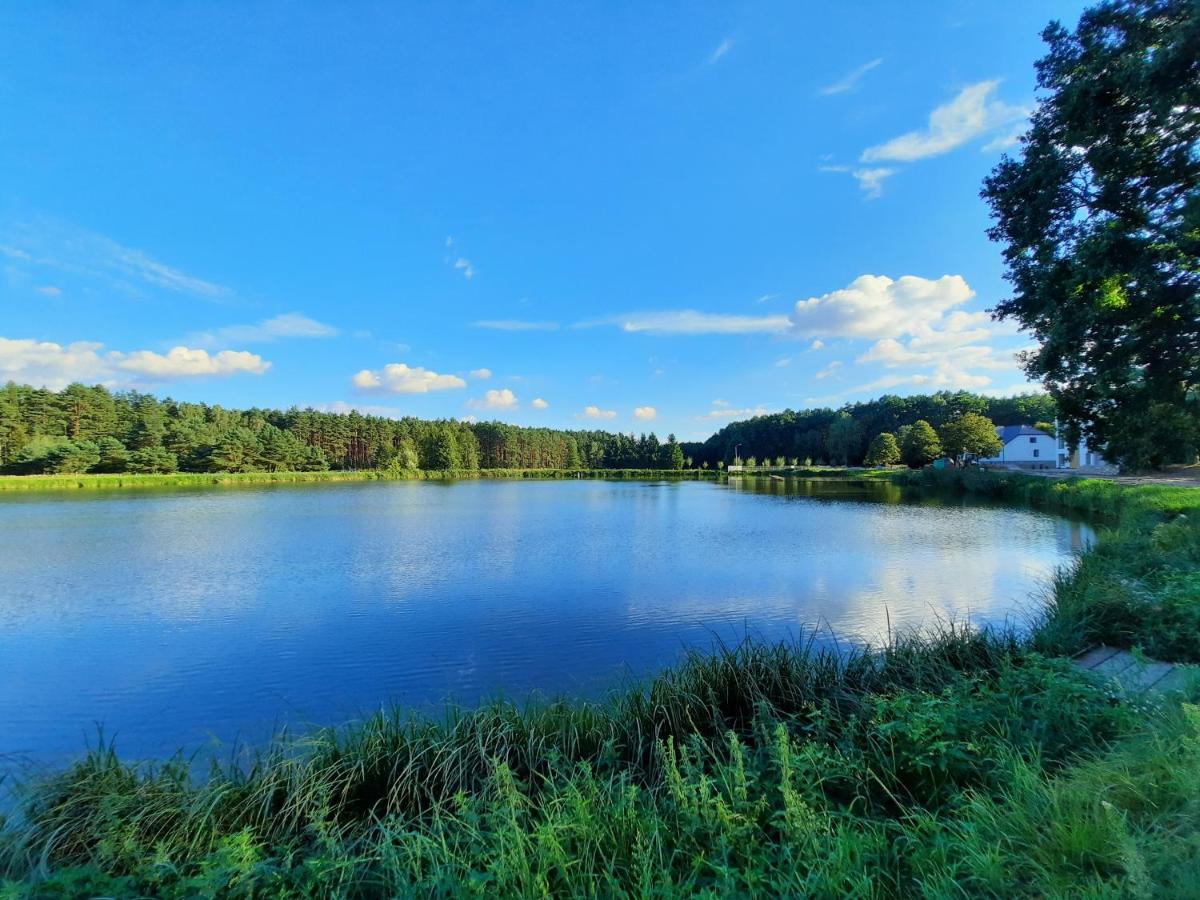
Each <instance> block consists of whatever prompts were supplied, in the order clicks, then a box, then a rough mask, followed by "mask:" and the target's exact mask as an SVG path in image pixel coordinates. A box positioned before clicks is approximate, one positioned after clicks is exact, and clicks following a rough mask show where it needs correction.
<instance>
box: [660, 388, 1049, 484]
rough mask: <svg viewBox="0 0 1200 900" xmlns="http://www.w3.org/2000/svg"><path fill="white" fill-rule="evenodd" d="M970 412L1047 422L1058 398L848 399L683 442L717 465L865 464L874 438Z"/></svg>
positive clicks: (1010, 421)
mask: <svg viewBox="0 0 1200 900" xmlns="http://www.w3.org/2000/svg"><path fill="white" fill-rule="evenodd" d="M967 413H977V414H978V415H981V416H986V417H987V418H989V419H991V420H992V422H993V423H994V424H996V425H1021V424H1026V425H1038V424H1040V425H1043V426H1046V427H1050V426H1051V425H1052V423H1053V422H1054V417H1055V408H1054V401H1053V400H1052V399H1051V398H1050V397H1048V396H1046V395H1044V394H1028V395H1022V396H1017V397H999V398H997V397H984V396H981V395H980V394H972V393H970V392H968V391H955V392H951V391H940V392H938V393H936V394H920V395H916V396H912V397H897V396H895V395H893V394H886V395H884V396H882V397H879V398H878V399H875V400H867V401H865V402H861V403H848V404H846V405H845V406H843V407H841V408H840V409H828V408H821V409H806V410H799V411H792V410H790V409H785V410H784V411H783V412H780V413H773V414H771V415H767V416H756V417H755V418H753V419H746V420H744V421H741V422H731V423H730V424H728V425H726V426H725V427H724V428H722V429H721V430H720V431H718V432H717V433H716V434H714V435H713V436H712V437H710V438H709V439H708V440H707V441H705V442H704V443H703V444H684V445H683V449H684V452H685V453H686V454H687V455H689V456H691V457H692V458H693V459H695V460H696V461H697V463H701V462H706V463H708V464H709V465H716V464H717V463H718V462H721V461H723V462H725V463H729V462H732V461H733V458H734V452H735V450H736V452H737V455H738V456H739V457H740V458H741V459H743V460H746V459H749V458H750V457H755V458H756V459H757V460H758V461H760V462H761V461H763V460H766V459H770V460H772V461H776V460H780V459H782V460H785V461H786V462H789V463H790V462H792V461H793V460H795V461H796V462H799V463H801V464H807V463H822V464H828V465H851V466H856V465H861V464H862V462H863V460H864V459H865V458H866V455H867V450H868V448H869V447H870V445H871V442H872V441H873V440H874V439H875V438H876V437H877V436H878V435H879V434H881V433H884V432H887V433H889V434H893V435H894V434H896V433H897V432H898V431H899V430H900V429H901V428H903V427H904V426H906V425H913V424H915V423H916V422H918V421H921V420H924V421H926V422H928V423H929V424H930V425H932V426H933V427H934V428H936V429H938V430H939V431H940V430H941V429H942V428H943V426H945V425H946V424H948V423H949V422H951V421H954V420H956V419H960V418H961V417H962V416H964V415H966V414H967Z"/></svg>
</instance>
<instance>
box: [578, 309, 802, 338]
mask: <svg viewBox="0 0 1200 900" xmlns="http://www.w3.org/2000/svg"><path fill="white" fill-rule="evenodd" d="M595 325H616V326H618V327H619V328H620V329H621V330H622V331H627V332H631V333H634V332H641V333H644V334H756V333H763V332H775V331H785V330H786V329H787V327H788V317H787V316H783V315H779V316H737V315H726V314H724V313H704V312H697V311H696V310H693V309H682V310H676V311H665V312H644V313H628V314H626V315H622V316H612V317H611V318H607V319H600V320H597V321H592V322H581V323H579V325H578V326H577V327H580V328H588V327H592V326H595Z"/></svg>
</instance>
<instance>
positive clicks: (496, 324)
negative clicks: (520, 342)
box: [471, 319, 558, 331]
mask: <svg viewBox="0 0 1200 900" xmlns="http://www.w3.org/2000/svg"><path fill="white" fill-rule="evenodd" d="M471 327H472V328H487V329H490V330H491V331H555V330H556V329H557V328H558V323H557V322H525V321H522V320H520V319H482V320H480V321H478V322H472V323H471Z"/></svg>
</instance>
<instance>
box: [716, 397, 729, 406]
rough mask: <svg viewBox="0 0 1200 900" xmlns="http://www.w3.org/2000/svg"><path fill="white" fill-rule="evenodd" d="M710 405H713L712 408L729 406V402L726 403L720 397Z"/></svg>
mask: <svg viewBox="0 0 1200 900" xmlns="http://www.w3.org/2000/svg"><path fill="white" fill-rule="evenodd" d="M712 405H713V406H729V401H728V400H722V399H721V398H720V397H718V398H717V399H716V400H714V401H713V402H712Z"/></svg>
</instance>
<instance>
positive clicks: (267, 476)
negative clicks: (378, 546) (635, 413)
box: [0, 466, 886, 493]
mask: <svg viewBox="0 0 1200 900" xmlns="http://www.w3.org/2000/svg"><path fill="white" fill-rule="evenodd" d="M882 471H886V470H874V469H846V468H841V467H834V466H830V467H811V468H796V469H766V468H764V469H760V470H756V471H751V472H744V471H743V472H735V473H733V474H732V476H731V475H730V474H729V473H727V472H725V471H723V470H718V469H473V470H468V469H455V470H448V471H440V470H434V469H413V470H408V471H399V472H387V471H382V470H376V469H361V470H344V471H343V470H335V471H321V472H173V473H170V474H145V475H138V474H130V473H119V474H99V473H83V474H78V475H0V493H2V492H5V491H60V490H96V489H108V490H116V489H126V488H146V487H182V486H189V485H238V484H302V483H306V482H311V483H322V482H339V481H456V480H467V481H469V480H475V479H500V480H503V479H516V480H524V481H539V480H544V481H562V480H570V479H597V480H604V479H609V480H616V481H620V480H643V481H661V480H671V481H721V480H725V479H727V478H730V477H768V476H770V475H774V474H780V473H783V475H784V477H789V478H840V477H847V476H867V477H873V476H875V475H877V474H878V473H879V472H882Z"/></svg>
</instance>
